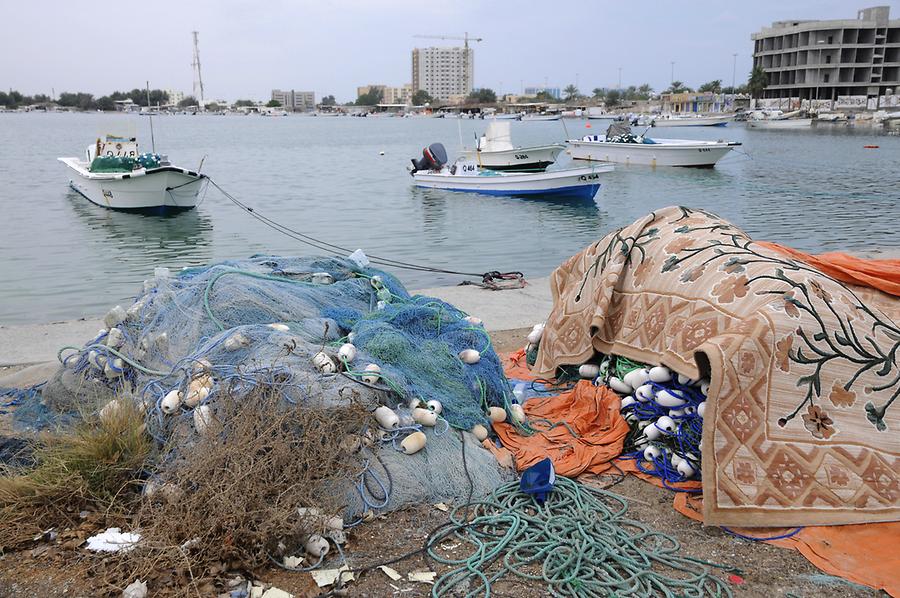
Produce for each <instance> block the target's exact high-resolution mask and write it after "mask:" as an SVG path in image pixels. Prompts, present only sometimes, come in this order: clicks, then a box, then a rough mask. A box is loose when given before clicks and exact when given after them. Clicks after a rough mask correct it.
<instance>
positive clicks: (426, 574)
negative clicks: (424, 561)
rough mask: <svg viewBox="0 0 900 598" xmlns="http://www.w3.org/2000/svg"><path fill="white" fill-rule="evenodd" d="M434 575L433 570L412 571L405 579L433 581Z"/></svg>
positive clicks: (424, 581)
mask: <svg viewBox="0 0 900 598" xmlns="http://www.w3.org/2000/svg"><path fill="white" fill-rule="evenodd" d="M435 577H437V573H435V572H434V571H413V572H412V573H410V574H408V575H407V576H406V579H408V580H409V581H418V582H420V583H434V578H435Z"/></svg>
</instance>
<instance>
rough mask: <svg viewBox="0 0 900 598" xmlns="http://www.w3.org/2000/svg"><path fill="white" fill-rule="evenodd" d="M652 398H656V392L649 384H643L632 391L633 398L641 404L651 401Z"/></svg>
mask: <svg viewBox="0 0 900 598" xmlns="http://www.w3.org/2000/svg"><path fill="white" fill-rule="evenodd" d="M654 396H656V391H655V390H653V387H652V386H651V385H649V384H644V385H642V386H640V387H638V389H637V390H636V391H634V398H636V399H637V400H638V401H640V402H641V403H646V402H647V401H650V400H652V399H653V397H654Z"/></svg>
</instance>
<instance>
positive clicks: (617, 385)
mask: <svg viewBox="0 0 900 598" xmlns="http://www.w3.org/2000/svg"><path fill="white" fill-rule="evenodd" d="M608 384H609V387H610V388H611V389H613V390H614V391H616V392H617V393H619V394H620V395H630V394H631V393H632V392H634V388H633V387H632V386H631V385H630V384H628V383H626V382H625V381H624V380H622V379H621V378H617V377H615V376H610V377H609V382H608Z"/></svg>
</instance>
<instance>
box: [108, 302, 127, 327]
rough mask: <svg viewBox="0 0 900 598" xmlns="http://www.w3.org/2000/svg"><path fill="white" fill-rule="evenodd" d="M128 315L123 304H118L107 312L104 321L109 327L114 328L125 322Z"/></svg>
mask: <svg viewBox="0 0 900 598" xmlns="http://www.w3.org/2000/svg"><path fill="white" fill-rule="evenodd" d="M127 317H128V314H127V313H125V310H124V309H123V308H122V306H121V305H117V306H115V307H114V308H112V309H111V310H109V311H108V312H106V316H104V318H103V323H104V324H106V327H107V328H113V327H115V326H118V325H119V324H121V323H122V322H124V321H125V318H127Z"/></svg>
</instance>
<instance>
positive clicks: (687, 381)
mask: <svg viewBox="0 0 900 598" xmlns="http://www.w3.org/2000/svg"><path fill="white" fill-rule="evenodd" d="M692 382H693V380H691V379H690V378H688V377H687V376H685V375H684V374H678V383H679V384H681V385H682V386H689V385H690V384H691V383H692Z"/></svg>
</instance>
